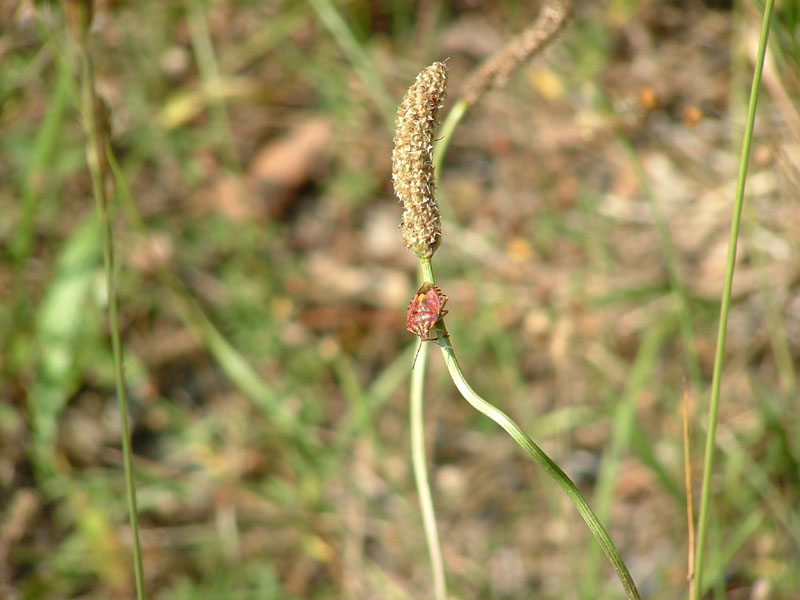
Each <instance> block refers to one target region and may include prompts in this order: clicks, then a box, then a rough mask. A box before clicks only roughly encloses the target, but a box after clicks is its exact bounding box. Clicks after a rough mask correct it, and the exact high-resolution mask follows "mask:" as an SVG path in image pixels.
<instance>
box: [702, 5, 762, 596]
mask: <svg viewBox="0 0 800 600" xmlns="http://www.w3.org/2000/svg"><path fill="white" fill-rule="evenodd" d="M773 6H774V0H767V2H766V4H765V6H764V18H763V21H762V23H761V34H760V36H759V40H758V53H757V55H756V64H755V71H754V72H753V83H752V85H751V87H750V101H749V104H748V108H747V124H746V126H745V131H744V139H743V140H742V152H741V156H740V159H739V173H738V177H737V180H736V199H735V203H734V209H733V219H732V221H731V233H730V239H729V241H728V256H727V259H726V262H725V281H724V284H723V289H722V302H721V307H720V316H719V330H718V331H717V348H716V353H715V355H714V373H713V376H712V380H711V399H710V405H709V412H708V429H707V432H706V444H705V453H704V458H703V485H702V489H701V492H700V516H699V519H698V527H697V549H696V551H695V556H696V564H695V569H694V581H693V586H692V596H691V597H693V598H700V597H701V594H702V592H703V567H704V566H705V565H704V561H705V541H706V536H707V534H708V520H709V512H710V510H709V507H710V500H711V474H712V471H713V468H714V448H715V445H716V439H715V436H716V431H717V419H718V415H719V395H720V384H721V381H722V361H723V358H724V355H725V338H726V336H727V328H728V313H729V312H730V305H731V290H732V288H733V272H734V269H735V266H736V246H737V242H738V239H739V229H740V223H741V217H742V207H743V206H744V188H745V182H746V180H747V166H748V163H749V159H750V146H751V143H752V139H753V127H754V125H755V120H756V105H757V104H758V88H759V83H760V82H761V73H762V71H763V69H764V56H765V54H766V51H767V39H768V38H769V24H770V20H771V19H772V9H773Z"/></svg>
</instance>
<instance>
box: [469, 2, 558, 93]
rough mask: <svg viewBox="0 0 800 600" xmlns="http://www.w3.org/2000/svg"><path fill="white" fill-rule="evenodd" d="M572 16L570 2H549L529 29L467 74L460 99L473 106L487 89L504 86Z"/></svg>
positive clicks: (551, 39)
mask: <svg viewBox="0 0 800 600" xmlns="http://www.w3.org/2000/svg"><path fill="white" fill-rule="evenodd" d="M571 14H572V2H571V0H549V1H548V2H547V3H546V4H545V5H544V6H543V7H542V10H541V12H540V13H539V17H538V18H537V19H536V21H535V22H534V23H533V24H532V25H531V26H529V27H528V28H526V29H525V30H524V31H522V33H520V34H519V35H517V36H515V37H513V38H511V40H509V41H508V43H507V44H506V45H505V46H503V47H502V48H501V49H500V50H499V51H498V52H497V53H495V54H494V55H493V56H491V57H489V59H488V60H486V61H485V62H484V63H483V64H481V65H480V66H479V67H478V68H477V69H476V70H475V71H474V72H473V73H472V75H470V77H469V79H467V81H466V83H465V84H464V89H463V91H462V93H461V96H462V98H464V100H466V102H467V103H468V104H470V105H473V104H475V103H476V102H477V101H478V100H479V99H480V98H481V96H482V95H483V94H484V93H485V92H486V90H488V89H489V88H500V87H503V86H504V85H505V84H506V82H507V81H508V78H509V77H510V75H511V73H513V72H514V71H515V70H516V69H518V68H519V67H520V66H521V65H522V64H523V63H524V62H525V61H527V60H528V59H529V58H531V57H532V56H533V55H535V54H537V53H538V52H541V51H542V50H543V49H544V48H545V46H547V44H549V43H550V42H551V41H553V39H554V38H555V36H556V34H557V33H558V32H559V31H561V29H563V28H564V26H565V25H566V24H567V20H568V19H569V17H570V15H571Z"/></svg>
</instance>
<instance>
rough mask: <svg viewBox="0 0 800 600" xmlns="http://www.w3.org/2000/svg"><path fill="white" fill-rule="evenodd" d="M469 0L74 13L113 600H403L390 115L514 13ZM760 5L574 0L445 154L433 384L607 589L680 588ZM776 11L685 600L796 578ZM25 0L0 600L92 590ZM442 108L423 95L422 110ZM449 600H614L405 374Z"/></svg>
mask: <svg viewBox="0 0 800 600" xmlns="http://www.w3.org/2000/svg"><path fill="white" fill-rule="evenodd" d="M538 10H539V3H538V2H523V1H514V0H506V1H503V2H489V1H487V0H448V1H446V0H419V1H417V2H404V1H402V0H381V1H370V0H346V1H338V0H337V1H335V2H331V1H330V0H309V1H308V2H303V1H299V0H267V1H263V0H260V1H254V0H212V1H208V2H204V1H203V0H185V1H183V2H157V1H155V0H139V1H136V2H127V1H124V0H106V1H105V2H100V3H99V4H98V7H97V10H96V16H95V21H94V26H93V34H92V39H91V45H90V48H91V53H92V57H93V60H94V61H95V67H96V71H97V79H98V88H99V90H100V92H101V94H102V95H103V97H104V98H105V99H106V101H107V102H108V105H109V107H110V114H111V125H112V131H113V146H114V150H115V153H116V156H117V158H118V162H119V164H118V165H115V169H116V172H117V176H118V178H119V180H120V181H121V182H124V183H125V185H121V186H118V189H117V202H116V204H115V217H114V228H115V244H116V248H117V252H118V257H119V265H118V268H119V279H120V288H121V289H120V302H121V319H122V327H123V335H124V346H125V352H126V376H127V383H128V386H129V390H130V396H131V402H132V407H131V418H132V436H133V444H134V451H135V459H134V465H135V469H136V478H137V484H138V494H139V508H140V513H141V527H142V540H143V547H144V559H145V569H146V575H147V582H148V589H149V594H150V597H152V598H158V599H163V600H179V599H189V598H192V599H194V598H215V599H216V598H236V599H240V598H241V599H245V598H254V599H255V598H259V599H264V598H267V599H284V598H286V599H289V598H375V599H385V598H397V599H405V598H409V599H410V598H423V597H429V596H430V589H431V584H430V573H429V569H428V559H427V554H426V550H425V543H424V538H423V533H422V528H421V523H420V517H419V512H418V507H417V499H416V493H415V490H414V486H413V480H412V475H411V472H410V463H409V458H408V456H409V449H408V424H407V421H408V416H407V393H408V389H407V381H408V375H409V371H410V364H411V359H412V353H413V350H414V343H413V340H412V336H411V335H410V334H408V333H407V332H406V331H404V329H403V323H404V319H405V308H406V306H407V303H408V300H409V299H410V298H411V296H412V294H413V292H414V291H415V290H416V288H417V283H416V272H415V267H416V263H417V261H416V259H415V258H414V257H413V256H412V255H411V254H410V253H409V252H407V251H406V250H405V249H404V248H403V247H402V245H401V243H400V236H399V232H398V230H397V224H398V222H399V216H400V207H399V205H398V204H397V202H396V201H395V200H394V199H393V196H392V190H391V184H390V171H391V166H390V157H391V148H392V130H393V119H394V111H395V108H396V105H397V103H398V102H399V99H400V98H401V96H402V94H403V93H404V92H405V90H406V88H407V87H408V85H409V84H410V82H411V81H412V80H413V78H414V76H415V75H416V74H417V73H418V72H419V71H420V70H421V69H422V68H423V67H424V66H426V65H428V64H430V63H431V62H433V61H434V60H441V59H445V58H447V59H448V61H447V64H448V67H449V71H450V100H449V101H448V104H447V106H449V105H450V104H451V103H452V99H454V98H456V97H457V96H458V93H459V86H460V84H462V83H463V81H464V80H465V78H466V75H467V74H468V73H469V72H470V70H471V69H473V68H474V67H475V66H476V65H477V64H478V63H479V62H480V61H481V60H482V59H484V58H486V57H487V56H488V55H489V54H491V52H493V51H494V50H496V49H497V48H499V47H500V46H501V45H502V44H503V43H504V42H505V41H506V40H507V39H508V38H509V37H510V36H511V35H513V34H515V33H517V32H519V31H520V30H521V29H522V28H523V27H524V26H525V24H527V23H529V22H531V21H533V20H534V19H535V17H536V15H537V13H538ZM760 13H761V6H760V5H759V3H758V2H755V1H751V0H742V1H741V2H738V3H731V2H725V1H724V0H707V1H705V2H701V1H699V0H682V1H675V2H669V3H663V2H660V1H657V0H644V1H641V2H636V1H632V0H608V1H606V2H599V3H597V2H590V1H588V0H587V1H579V2H577V5H576V12H575V18H574V20H573V22H572V23H571V24H570V25H569V26H568V28H567V30H566V32H565V33H564V34H563V35H561V36H560V38H559V39H558V40H557V41H556V42H555V43H554V44H553V45H552V46H551V47H550V49H549V50H548V51H547V52H546V53H545V54H544V55H542V56H540V57H539V58H537V59H536V60H535V61H533V62H532V63H531V64H529V65H526V66H525V67H524V68H523V69H521V70H520V71H519V72H518V73H517V74H516V75H515V76H514V77H513V78H512V80H511V81H510V82H509V85H508V86H507V88H506V89H504V90H495V91H492V92H491V93H489V94H488V95H487V96H486V97H485V98H484V99H483V100H482V101H481V103H480V104H478V105H477V106H476V107H475V108H474V109H473V110H472V111H471V112H470V113H469V114H468V115H467V118H466V119H465V120H464V121H463V122H462V123H461V125H460V126H459V128H458V130H457V131H456V134H455V138H454V140H453V144H452V145H451V147H450V150H449V153H448V156H447V158H446V161H445V165H444V170H443V173H442V174H441V175H442V184H441V201H442V205H443V206H442V208H443V212H444V215H445V222H444V238H443V240H444V241H443V244H442V248H441V249H440V251H439V252H438V253H437V262H436V265H437V274H438V283H439V285H441V287H442V288H443V289H444V290H445V292H446V293H447V294H448V295H449V296H450V303H449V304H448V308H449V309H450V311H451V313H450V316H449V317H448V326H449V328H450V333H451V335H452V341H453V344H454V346H455V349H456V351H457V352H458V353H459V355H460V359H461V363H462V366H463V368H464V370H465V372H466V373H467V376H468V378H470V380H471V382H472V384H473V386H474V387H475V388H476V389H478V390H480V391H481V393H482V394H483V395H484V396H485V397H486V398H488V399H490V400H492V401H494V402H496V403H497V404H498V405H499V406H500V407H501V408H503V409H504V410H506V411H507V412H509V413H510V414H511V415H512V416H513V417H514V418H515V419H516V420H517V421H518V422H519V423H520V424H521V425H522V426H523V428H524V429H525V430H526V431H527V432H529V433H530V434H531V436H532V437H533V438H534V439H536V440H537V441H539V442H540V443H541V444H542V445H543V447H544V448H546V449H547V451H548V452H549V453H550V454H551V455H552V456H553V457H554V458H555V459H556V461H557V462H559V463H560V464H561V465H562V466H563V467H564V468H565V470H566V471H567V472H568V473H569V474H570V475H571V476H572V477H573V478H574V479H575V481H576V482H577V483H578V484H579V486H580V487H581V489H582V490H583V492H584V494H586V495H587V497H588V498H589V500H590V502H591V503H592V504H593V506H595V508H596V509H597V512H598V514H599V515H600V516H601V517H602V518H603V519H604V521H605V522H606V523H607V526H608V528H609V531H610V533H611V535H612V538H613V539H614V540H615V542H616V543H617V545H618V546H619V548H620V550H621V552H622V554H623V556H624V557H625V559H626V561H627V562H628V565H629V567H630V568H631V571H632V573H633V575H634V577H635V579H636V580H637V583H638V585H639V587H640V590H641V592H642V594H643V596H644V597H648V598H683V597H686V590H687V583H686V574H687V567H686V565H687V552H688V541H687V535H688V534H687V525H686V508H685V504H686V500H685V492H684V483H683V479H684V475H683V460H684V452H683V438H682V429H683V424H682V415H681V411H682V404H683V399H684V395H686V397H687V398H688V401H689V405H690V414H689V426H690V439H691V441H692V449H693V454H692V457H691V458H692V461H691V462H692V465H693V479H694V481H695V498H697V495H698V491H699V483H698V482H699V477H700V475H701V470H700V460H699V459H700V457H701V450H702V446H701V443H702V439H703V434H704V423H705V414H706V405H707V397H708V393H707V387H708V383H709V379H710V372H711V366H712V360H713V351H714V344H715V336H716V327H717V318H718V310H719V308H718V303H719V294H720V290H721V287H722V283H721V282H722V275H723V265H724V257H725V252H726V247H727V242H728V228H729V222H730V215H731V208H732V204H733V192H734V189H735V174H736V166H737V161H738V152H739V150H738V148H739V142H740V137H741V133H742V129H743V122H744V113H745V109H746V98H747V92H748V88H749V84H750V79H751V73H752V60H753V55H754V52H755V48H756V39H757V34H758V30H759V27H760ZM799 63H800V8H798V5H797V4H795V3H792V2H779V3H778V11H777V12H776V15H775V20H774V22H773V31H772V38H771V44H770V48H769V52H768V62H767V66H766V69H765V75H764V81H763V91H764V93H763V95H762V98H761V104H760V106H759V116H758V119H757V121H756V139H755V144H754V151H753V155H752V162H751V168H750V174H749V180H748V200H747V205H746V209H745V216H744V224H745V225H744V234H743V236H742V239H741V241H740V250H739V264H738V267H737V273H736V279H735V282H734V297H735V300H734V305H733V308H732V312H731V321H730V327H729V337H728V351H727V355H726V370H725V374H724V379H723V384H722V385H723V388H722V405H721V415H720V419H721V420H720V425H719V429H718V444H719V455H718V459H717V463H716V465H715V466H716V469H715V474H714V478H713V494H714V501H713V510H714V512H713V515H712V523H711V529H710V537H709V557H708V558H709V566H708V569H707V575H706V578H707V579H708V583H709V584H710V588H711V589H710V590H709V597H714V598H748V599H750V598H752V599H759V600H760V599H767V598H772V599H789V598H797V597H798V593H800V592H799V591H798V590H800V513H798V510H797V507H798V506H800V436H798V432H800V411H798V410H797V409H798V402H797V381H796V370H797V369H796V367H797V361H798V358H799V357H800V253H798V249H799V248H798V245H799V244H800V208H799V207H798V197H800V195H799V194H798V192H800V172H798V165H800V113H799V112H798V109H799V108H800V76H799V75H798V74H799V73H800V69H798V64H799ZM78 73H79V69H78V65H77V61H76V53H75V49H74V47H73V44H72V42H71V40H70V37H69V35H68V33H67V30H66V27H65V23H64V16H63V13H62V11H61V8H60V6H59V5H58V4H51V3H47V2H43V3H33V2H31V1H29V0H5V1H4V2H2V3H0V128H2V129H1V130H2V136H0V240H1V243H2V253H0V301H1V304H0V394H1V398H2V402H1V403H0V597H2V598H8V599H16V598H116V597H120V598H121V597H130V596H131V589H132V575H131V573H132V562H131V558H130V542H131V540H130V529H129V526H128V523H127V516H126V507H125V493H124V480H123V477H122V466H121V453H120V449H119V447H120V445H119V438H120V434H119V416H118V413H117V405H116V396H115V391H114V377H113V366H112V358H111V353H110V346H109V340H108V335H107V322H106V312H105V310H106V299H105V297H104V289H105V287H104V282H103V272H102V258H101V248H100V233H99V228H98V225H97V222H96V215H95V208H94V205H93V200H92V198H91V185H90V180H89V177H88V175H87V171H86V166H85V159H84V143H85V142H84V133H83V131H82V127H81V124H80V116H79V113H78V109H77V106H78V96H79V93H78V91H79V85H78V79H77V77H78ZM445 110H446V109H445ZM431 365H432V366H431V376H430V380H429V388H428V390H429V396H428V406H427V414H428V417H429V419H430V424H429V425H428V430H427V433H428V434H429V437H430V448H431V462H432V465H433V466H432V473H431V476H432V484H433V490H434V497H435V501H436V504H437V511H438V517H439V527H440V535H441V537H442V543H443V551H444V558H445V562H446V566H447V571H448V577H449V582H450V588H451V593H452V595H453V596H454V597H457V598H465V599H466V598H475V599H478V598H480V599H484V598H491V599H510V598H528V597H531V596H534V597H540V598H600V597H603V598H616V597H622V590H621V588H620V587H619V584H618V582H617V581H616V578H615V577H614V575H613V573H612V572H611V571H610V569H609V568H608V566H607V565H606V564H605V561H604V559H603V558H602V556H601V555H600V553H599V551H598V549H597V548H596V543H595V542H594V540H593V538H591V536H587V535H586V532H585V531H584V526H583V523H582V522H581V521H580V518H579V517H578V516H577V513H576V512H575V511H574V509H573V507H572V506H571V504H569V502H568V501H566V500H565V498H564V497H563V495H562V493H561V492H560V490H558V489H557V488H555V486H554V485H553V484H552V482H551V481H550V480H549V479H548V478H547V477H545V476H544V475H543V474H542V473H541V472H539V471H538V470H537V468H536V467H535V466H534V465H533V464H532V463H531V462H530V461H529V460H528V459H527V457H525V456H524V455H523V453H522V452H520V451H519V449H518V448H517V447H516V445H515V444H513V443H512V442H511V440H510V439H508V438H507V436H505V434H503V433H502V432H501V431H500V430H499V429H498V428H497V427H496V426H495V425H493V424H492V423H490V422H488V421H486V420H485V419H484V418H483V417H481V416H479V415H477V414H476V413H475V412H474V411H473V410H472V409H470V408H469V407H468V406H467V405H466V403H465V402H464V401H463V400H462V399H461V398H460V397H459V396H458V394H457V392H456V391H455V389H454V388H453V386H452V384H451V383H450V382H449V380H448V378H447V376H446V372H445V370H444V369H443V365H442V363H441V359H440V357H439V355H438V353H433V356H432V360H431Z"/></svg>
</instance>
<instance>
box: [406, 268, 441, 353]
mask: <svg viewBox="0 0 800 600" xmlns="http://www.w3.org/2000/svg"><path fill="white" fill-rule="evenodd" d="M447 299H448V298H447V294H445V293H444V292H443V291H442V290H441V288H439V287H438V286H435V285H433V284H432V283H431V282H429V281H426V282H425V283H423V284H422V287H421V288H419V290H418V291H417V293H416V294H414V297H413V298H412V299H411V303H410V304H409V305H408V315H407V316H406V329H408V330H409V331H410V332H411V333H413V334H415V335H418V336H419V339H421V340H422V341H423V342H428V341H434V340H436V339H438V338H431V337H428V335H429V334H430V332H431V329H433V326H434V325H435V324H436V321H438V320H439V319H440V318H442V317H443V316H444V315H446V314H447V313H448V311H446V310H445V309H444V305H445V304H447Z"/></svg>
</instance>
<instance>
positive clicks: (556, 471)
mask: <svg viewBox="0 0 800 600" xmlns="http://www.w3.org/2000/svg"><path fill="white" fill-rule="evenodd" d="M437 330H438V331H439V340H440V345H441V347H442V355H443V356H444V361H445V364H446V365H447V370H448V371H449V372H450V377H451V378H452V379H453V383H455V384H456V387H457V388H458V391H459V392H461V395H462V396H463V397H464V398H465V399H466V401H467V402H469V403H470V404H471V405H472V407H473V408H474V409H475V410H477V411H478V412H480V413H482V414H484V415H486V416H487V417H489V418H490V419H491V420H492V421H494V422H495V423H497V424H498V425H499V426H500V427H502V428H503V429H504V430H505V431H506V433H508V434H509V435H510V436H511V437H512V438H513V439H514V441H515V442H517V444H518V445H519V446H521V447H522V449H523V450H525V452H527V453H528V455H530V457H531V458H533V460H534V461H536V463H537V464H538V465H539V466H540V467H542V469H544V470H545V472H546V473H547V474H548V475H550V477H552V478H553V479H554V480H555V481H556V483H558V485H559V486H561V489H563V490H564V492H565V493H566V494H567V496H568V497H569V499H570V500H571V501H572V503H573V504H574V505H575V508H577V509H578V512H579V513H580V515H581V517H583V520H584V521H585V522H586V525H587V526H588V527H589V530H590V531H591V532H592V535H594V537H595V539H596V540H597V541H598V543H599V544H600V547H601V548H602V549H603V552H604V553H605V555H606V557H608V560H609V562H611V565H612V566H613V567H614V571H616V573H617V577H619V580H620V582H621V583H622V587H624V588H625V593H626V594H627V596H628V598H631V599H638V598H639V592H638V591H637V589H636V584H635V583H634V581H633V578H632V577H631V574H630V573H629V572H628V568H627V567H626V566H625V562H624V561H623V560H622V557H621V556H620V554H619V551H618V550H617V548H616V547H615V546H614V542H612V541H611V538H610V537H609V536H608V533H607V532H606V530H605V528H604V527H603V525H602V524H601V523H600V521H599V520H598V519H597V517H596V516H595V514H594V512H592V509H591V508H590V507H589V504H588V503H587V502H586V499H585V498H584V497H583V495H582V494H581V493H580V491H579V490H578V488H577V487H576V486H575V484H574V483H573V482H572V480H571V479H570V478H569V477H568V476H567V474H566V473H564V471H562V470H561V468H560V467H559V466H558V465H557V464H556V463H555V462H553V460H552V459H551V458H550V457H549V456H548V455H547V454H546V453H545V452H544V450H542V449H541V448H539V446H537V445H536V443H535V442H534V441H533V440H532V439H531V438H530V437H529V436H528V435H527V434H526V433H525V432H524V431H522V429H520V427H519V426H518V425H517V424H516V423H515V422H514V421H512V420H511V418H510V417H509V416H508V415H506V414H505V413H504V412H503V411H501V410H500V409H498V408H496V407H495V406H494V405H492V404H490V403H489V402H487V401H486V400H484V399H483V398H481V397H480V396H479V395H478V394H477V393H476V392H475V390H473V389H472V387H470V385H469V383H467V380H466V379H465V378H464V374H463V373H462V372H461V367H460V366H459V364H458V360H457V359H456V355H455V352H454V351H453V346H452V344H451V342H450V338H449V337H443V335H442V334H443V333H444V332H446V329H445V326H444V322H443V321H442V320H439V323H438V324H437Z"/></svg>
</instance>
